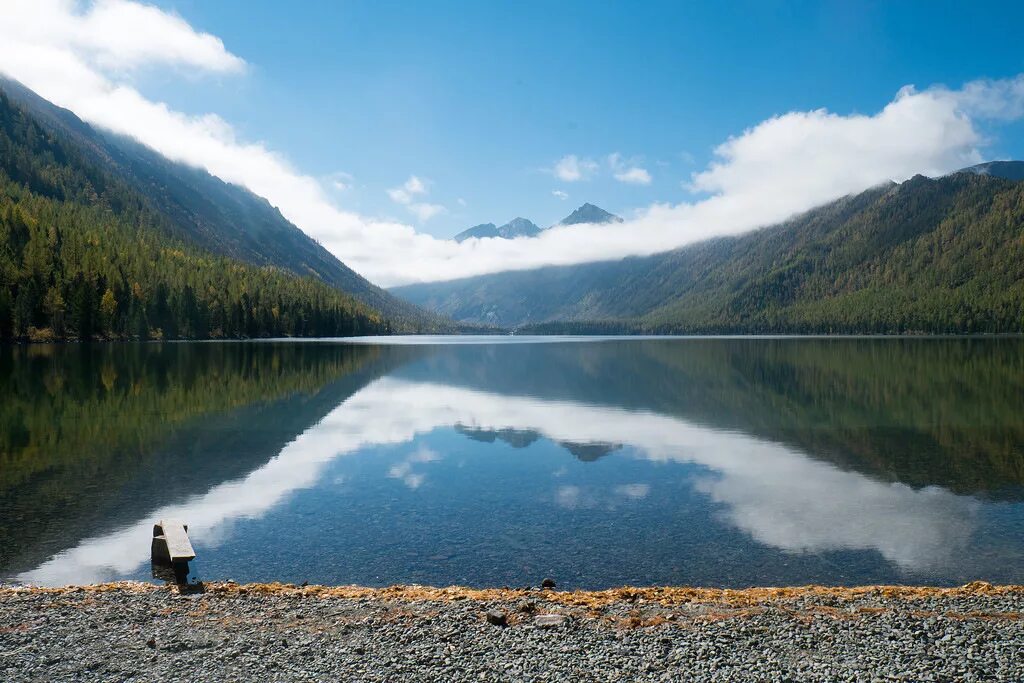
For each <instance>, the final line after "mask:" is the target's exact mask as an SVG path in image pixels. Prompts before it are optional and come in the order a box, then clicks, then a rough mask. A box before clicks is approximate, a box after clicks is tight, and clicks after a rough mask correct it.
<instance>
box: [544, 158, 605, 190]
mask: <svg viewBox="0 0 1024 683" xmlns="http://www.w3.org/2000/svg"><path fill="white" fill-rule="evenodd" d="M597 169H598V164H597V162H596V161H594V160H593V159H581V158H579V157H577V156H576V155H575V154H569V155H567V156H564V157H562V158H561V159H559V160H558V161H557V162H555V165H554V166H553V167H552V168H551V173H552V174H553V175H554V176H555V177H556V178H558V179H559V180H562V181H565V182H567V183H574V182H577V181H580V180H587V179H589V178H590V177H591V176H592V175H593V174H594V172H595V171H597Z"/></svg>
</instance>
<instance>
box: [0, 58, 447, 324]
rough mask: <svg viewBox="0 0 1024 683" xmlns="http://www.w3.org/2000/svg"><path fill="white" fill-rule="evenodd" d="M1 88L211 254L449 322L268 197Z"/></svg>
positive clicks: (11, 84)
mask: <svg viewBox="0 0 1024 683" xmlns="http://www.w3.org/2000/svg"><path fill="white" fill-rule="evenodd" d="M0 90H2V91H3V92H5V93H6V94H7V96H8V97H9V98H10V99H11V101H12V102H14V103H16V104H17V105H18V106H19V107H21V108H22V109H24V110H25V111H26V112H27V113H28V114H29V115H30V116H32V117H33V119H34V120H35V122H36V123H37V124H38V125H40V126H41V127H42V128H43V129H44V130H47V131H49V132H52V133H55V134H57V135H59V136H60V137H61V138H63V139H64V140H65V141H67V143H69V144H71V145H73V146H74V147H75V148H76V149H77V150H79V151H80V152H81V153H82V155H83V157H84V158H85V159H86V160H87V161H88V162H89V163H91V164H93V165H95V166H96V167H98V168H100V169H102V170H103V172H105V173H109V174H111V175H112V176H114V177H116V178H117V179H118V180H119V181H121V182H123V183H125V184H126V185H127V186H129V187H130V188H132V189H133V190H135V191H137V192H138V193H139V194H141V195H142V196H143V197H144V198H145V200H146V202H147V203H148V204H149V205H150V206H151V207H152V208H153V209H154V210H156V211H158V212H160V213H161V214H163V215H164V216H165V217H166V218H167V219H168V220H167V221H166V226H165V227H166V230H167V232H169V233H170V235H171V236H173V237H174V238H176V239H180V240H183V241H185V242H188V243H190V244H193V245H195V246H196V247H199V248H201V249H204V250H207V251H209V252H211V253H213V254H217V255H220V256H226V257H229V258H233V259H238V260H240V261H243V262H246V263H250V264H253V265H257V266H264V265H270V266H276V267H279V268H283V269H286V270H288V271H291V272H292V273H295V274H297V275H300V276H311V277H315V278H317V279H318V280H321V281H322V282H324V283H326V284H328V285H330V286H332V287H334V288H336V289H338V290H341V291H343V292H345V293H347V294H350V295H352V296H353V297H355V298H356V299H357V300H359V301H361V302H362V303H364V304H366V305H367V306H369V307H370V308H373V309H375V310H377V311H380V312H381V313H382V314H383V315H385V316H387V317H388V318H389V320H391V321H392V324H393V325H395V327H396V328H398V329H401V330H405V331H417V330H438V329H440V328H442V327H444V325H445V322H444V321H442V320H440V319H439V318H438V317H437V316H435V315H431V314H428V313H426V312H424V311H422V310H420V309H417V308H416V307H415V306H412V305H410V304H409V303H407V302H405V301H402V300H400V299H397V298H396V297H394V296H392V295H390V294H388V293H387V292H386V291H384V290H383V289H381V288H380V287H377V286H375V285H373V284H371V283H370V282H369V281H367V280H366V279H365V278H363V277H362V276H360V275H359V274H357V273H356V272H355V271H353V270H352V269H350V268H349V267H348V266H346V265H345V264H344V263H342V262H341V261H340V260H338V258H337V257H335V256H334V255H333V254H331V253H330V252H329V251H327V250H326V249H324V248H323V247H322V246H321V245H320V244H319V243H317V242H316V241H315V240H313V239H312V238H310V237H309V236H308V235H306V234H305V233H304V232H302V231H301V230H300V229H299V228H297V227H296V226H295V225H293V224H292V223H290V222H289V221H288V220H287V219H286V218H285V217H284V216H282V215H281V213H280V211H278V210H277V208H275V207H274V206H272V205H271V204H270V202H268V201H267V200H266V199H264V198H262V197H259V196H257V195H255V194H253V193H252V192H250V191H249V190H247V189H245V188H243V187H240V186H238V185H232V184H230V183H225V182H224V181H222V180H220V179H219V178H217V177H215V176H213V175H211V174H209V173H207V172H206V171H204V170H202V169H198V168H194V167H191V166H188V165H186V164H180V163H175V162H172V161H170V160H168V159H167V158H165V157H163V156H162V155H160V154H159V153H157V152H155V151H153V150H152V149H150V148H148V147H146V146H144V145H142V144H139V143H138V142H136V141H134V140H132V139H131V138H127V137H124V136H119V135H116V134H113V133H110V132H107V131H103V130H99V129H93V128H92V127H91V126H89V125H88V124H86V123H84V122H83V121H81V120H80V119H79V118H78V117H77V116H75V115H74V114H73V113H72V112H70V111H68V110H66V109H61V108H60V107H57V106H55V105H53V104H51V103H50V102H48V101H46V100H44V99H43V98H41V97H39V96H38V95H36V94H35V93H34V92H32V91H31V90H29V89H27V88H25V87H24V86H23V85H21V84H19V83H17V82H16V81H12V80H8V79H3V78H2V77H0Z"/></svg>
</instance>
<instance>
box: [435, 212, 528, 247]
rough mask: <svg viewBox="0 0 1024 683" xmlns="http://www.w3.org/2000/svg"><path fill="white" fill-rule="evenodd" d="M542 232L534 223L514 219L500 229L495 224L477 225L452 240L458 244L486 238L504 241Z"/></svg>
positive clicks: (524, 219) (523, 219) (522, 219)
mask: <svg viewBox="0 0 1024 683" xmlns="http://www.w3.org/2000/svg"><path fill="white" fill-rule="evenodd" d="M540 232H541V228H540V227H538V226H537V224H535V223H534V222H533V221H531V220H528V219H526V218H513V219H512V220H510V221H509V222H508V223H505V225H502V226H500V227H498V226H496V225H494V223H483V224H481V225H475V226H473V227H472V228H469V229H468V230H463V231H462V232H460V233H459V234H458V235H456V236H455V237H453V238H452V239H454V240H455V241H456V242H462V241H465V240H468V239H469V238H471V237H476V238H479V239H482V238H484V237H501V238H503V239H507V240H511V239H515V238H516V237H534V236H536V235H539V234H540Z"/></svg>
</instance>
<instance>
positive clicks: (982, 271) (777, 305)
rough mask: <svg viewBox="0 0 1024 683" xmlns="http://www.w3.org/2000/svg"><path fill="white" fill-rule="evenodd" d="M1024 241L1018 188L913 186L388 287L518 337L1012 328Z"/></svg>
mask: <svg viewBox="0 0 1024 683" xmlns="http://www.w3.org/2000/svg"><path fill="white" fill-rule="evenodd" d="M1022 235H1024V183H1019V182H1014V181H1012V180H1007V179H1005V178H1001V177H998V173H988V174H982V175H979V174H977V173H966V172H965V173H955V174H952V175H950V176H945V177H942V178H936V179H929V178H925V177H923V176H916V177H914V178H912V179H910V180H908V181H906V182H904V183H902V184H901V185H891V184H890V185H886V186H882V187H878V188H874V189H871V190H868V191H866V192H864V193H861V194H859V195H856V196H852V197H846V198H843V199H840V200H838V201H836V202H833V203H831V204H828V205H826V206H823V207H820V208H818V209H814V210H812V211H809V212H807V213H806V214H803V215H801V216H798V217H796V218H794V219H792V220H790V221H787V222H786V223H783V224H781V225H777V226H774V227H769V228H764V229H761V230H757V231H754V232H750V233H747V234H744V235H741V236H737V237H720V238H716V239H711V240H708V241H704V242H700V243H698V244H694V245H691V246H687V247H684V248H681V249H677V250H674V251H670V252H667V253H664V254H658V255H655V256H649V257H643V258H640V257H636V258H626V259H622V260H619V261H611V262H601V263H589V264H582V265H576V266H561V267H548V268H542V269H536V270H528V271H515V272H505V273H497V274H492V275H484V276H479V277H472V278H465V279H461V280H454V281H450V282H435V283H427V284H418V285H408V286H405V287H397V288H394V289H393V290H391V291H392V292H394V293H395V294H397V295H399V296H401V297H404V298H406V299H407V300H409V301H411V302H412V303H415V304H418V305H421V306H424V307H426V308H429V309H431V310H435V311H437V312H439V313H442V314H445V315H449V316H451V317H453V318H455V319H457V320H462V321H467V322H477V323H486V324H492V325H498V326H506V327H516V326H519V327H520V331H523V332H529V331H537V332H544V333H558V332H570V333H572V332H576V333H586V332H600V331H618V332H622V331H626V332H630V331H650V332H659V333H665V332H682V333H731V332H741V333H750V332H764V333H767V332H791V333H810V332H824V333H827V332H837V333H863V332H887V333H895V332H908V331H909V332H936V333H945V332H1019V331H1020V330H1021V329H1022V325H1024V313H1022V311H1024V239H1022Z"/></svg>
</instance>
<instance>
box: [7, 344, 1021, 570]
mask: <svg viewBox="0 0 1024 683" xmlns="http://www.w3.org/2000/svg"><path fill="white" fill-rule="evenodd" d="M0 390H2V396H3V401H2V405H0V579H3V580H5V581H16V582H28V583H34V584H45V585H62V584H67V583H85V582H98V581H107V580H115V579H142V580H155V579H153V575H152V569H151V567H150V563H149V539H150V536H151V533H152V525H153V523H154V522H155V521H156V520H159V519H161V518H164V517H168V518H169V517H175V518H180V519H182V520H184V521H186V522H187V523H188V524H189V532H190V535H191V537H192V541H193V545H194V546H195V548H196V551H197V553H198V558H197V560H196V561H195V562H193V563H192V571H193V576H194V577H197V578H199V579H205V580H225V579H229V578H230V579H234V580H236V581H240V582H249V581H275V580H279V581H285V582H295V583H300V582H303V581H309V582H310V583H325V584H349V583H355V584H363V585H372V586H380V585H388V584H393V583H424V584H433V585H449V584H463V585H471V586H513V587H519V586H526V585H537V584H539V582H540V580H541V579H542V578H544V577H552V578H554V579H555V580H556V581H557V582H558V585H559V587H560V588H561V587H564V588H595V589H597V588H605V587H610V586H618V585H623V584H632V585H650V584H673V585H701V586H726V587H742V586H750V585H792V584H807V583H823V584H875V583H913V584H940V585H945V584H961V583H965V582H968V581H972V580H977V579H981V580H986V581H992V582H998V583H1024V340H1021V339H1017V338H993V339H930V338H914V339H910V338H881V339H875V338H672V339H668V338H661V339H637V338H567V337H544V338H520V337H482V338H477V337H459V338H429V337H428V338H392V339H362V340H358V341H357V342H347V341H344V340H322V341H280V342H277V341H268V342H239V343H165V344H155V343H154V344H108V345H91V346H87V345H82V346H76V345H69V346H28V347H5V348H0Z"/></svg>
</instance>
